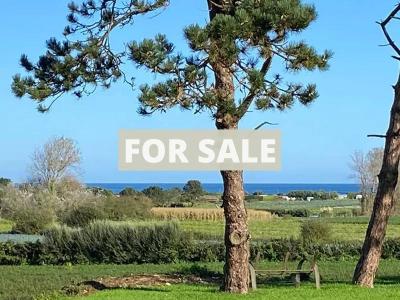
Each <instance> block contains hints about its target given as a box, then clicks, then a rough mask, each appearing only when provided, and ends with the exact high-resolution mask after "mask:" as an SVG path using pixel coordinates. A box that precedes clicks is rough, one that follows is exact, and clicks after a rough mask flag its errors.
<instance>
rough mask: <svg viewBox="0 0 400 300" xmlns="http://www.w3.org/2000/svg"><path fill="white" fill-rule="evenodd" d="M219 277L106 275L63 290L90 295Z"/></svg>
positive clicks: (205, 281) (68, 293) (203, 282)
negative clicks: (110, 290)
mask: <svg viewBox="0 0 400 300" xmlns="http://www.w3.org/2000/svg"><path fill="white" fill-rule="evenodd" d="M219 281H220V278H219V277H199V276H195V275H180V274H169V275H167V274H163V275H159V274H152V275H130V276H125V277H106V278H98V279H95V280H88V281H84V282H81V283H78V284H75V285H70V286H68V287H64V288H63V292H64V293H65V294H67V295H69V296H77V295H82V296H83V295H88V294H91V293H93V292H95V291H101V290H108V289H135V288H144V287H159V286H169V285H172V284H179V283H195V284H208V283H217V282H219Z"/></svg>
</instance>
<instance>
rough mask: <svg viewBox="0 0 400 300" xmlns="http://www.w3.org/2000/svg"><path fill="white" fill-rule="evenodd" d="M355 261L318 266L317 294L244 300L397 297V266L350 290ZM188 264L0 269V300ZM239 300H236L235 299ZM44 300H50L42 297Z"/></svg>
mask: <svg viewBox="0 0 400 300" xmlns="http://www.w3.org/2000/svg"><path fill="white" fill-rule="evenodd" d="M355 263H356V262H355V261H340V262H332V261H331V262H329V261H326V262H320V263H319V266H320V271H321V275H322V279H323V280H322V290H321V291H317V290H315V289H314V288H313V285H312V283H307V284H304V285H302V286H301V287H300V288H298V289H295V288H294V287H292V286H291V285H286V284H285V285H283V284H282V283H281V282H280V281H278V283H279V284H277V283H276V281H274V284H270V285H268V286H260V287H261V288H260V289H259V290H257V291H256V292H252V293H251V294H249V295H247V296H244V297H243V298H244V299H265V297H266V295H268V298H269V299H306V298H312V299H333V297H335V299H350V298H354V299H361V297H362V298H364V299H371V298H378V297H381V298H382V299H384V298H393V299H395V298H400V277H399V273H398V270H399V269H400V262H399V261H395V260H383V261H382V262H381V265H380V269H379V272H378V277H377V280H376V283H377V284H376V288H375V289H374V290H365V289H360V288H357V287H353V286H351V285H349V282H350V280H351V276H352V272H353V269H354V266H355ZM192 266H193V264H189V263H177V264H164V265H152V264H143V265H78V266H0V274H1V275H0V299H32V298H34V297H36V298H37V297H39V296H40V295H53V296H54V297H53V299H61V294H60V290H61V288H62V287H64V286H68V285H70V284H71V283H77V282H80V281H84V280H89V279H96V278H99V277H106V276H127V275H129V274H143V273H145V274H152V273H153V274H154V273H158V274H163V273H176V272H184V273H188V272H190V270H191V267H192ZM200 266H201V267H205V268H207V269H208V270H210V271H218V272H221V270H222V263H207V264H200ZM262 267H263V268H281V267H282V263H280V262H264V263H263V265H262ZM217 298H218V299H231V298H232V296H231V295H227V294H222V293H218V292H217V287H216V286H213V285H201V286H196V285H171V286H164V287H161V288H159V287H158V288H143V289H135V290H112V291H111V290H110V291H105V292H98V293H95V294H93V295H91V296H89V297H83V298H79V297H73V298H65V297H64V298H63V299H70V300H75V299H88V300H90V299H141V300H145V299H217ZM240 298H242V296H241V297H239V298H238V299H240ZM47 299H49V298H47Z"/></svg>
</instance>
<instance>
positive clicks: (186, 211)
mask: <svg viewBox="0 0 400 300" xmlns="http://www.w3.org/2000/svg"><path fill="white" fill-rule="evenodd" d="M151 213H152V215H153V216H154V217H155V218H156V219H160V220H180V221H185V220H194V221H219V220H223V219H224V210H223V209H222V208H181V207H176V208H175V207H174V208H167V207H153V208H152V209H151ZM247 215H248V217H249V219H250V220H259V221H268V220H271V218H272V215H271V213H270V212H267V211H260V210H253V209H248V210H247Z"/></svg>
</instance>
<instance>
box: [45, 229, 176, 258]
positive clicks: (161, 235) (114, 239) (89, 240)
mask: <svg viewBox="0 0 400 300" xmlns="http://www.w3.org/2000/svg"><path fill="white" fill-rule="evenodd" d="M44 235H45V239H44V241H43V244H44V246H45V247H46V249H47V250H46V251H48V253H52V260H53V261H52V263H55V264H60V263H61V264H63V263H66V262H72V263H82V262H92V263H116V264H126V263H167V262H172V261H175V260H177V259H178V253H179V249H180V248H181V244H182V243H181V242H182V241H183V240H184V237H183V234H182V233H181V231H180V230H179V228H178V227H177V225H176V224H174V223H169V224H162V225H147V226H132V225H129V224H121V223H119V224H118V223H111V222H105V221H102V222H100V221H97V222H93V223H91V224H89V225H88V226H85V227H83V228H80V229H69V228H66V227H59V228H53V229H51V230H48V231H46V232H45V234H44Z"/></svg>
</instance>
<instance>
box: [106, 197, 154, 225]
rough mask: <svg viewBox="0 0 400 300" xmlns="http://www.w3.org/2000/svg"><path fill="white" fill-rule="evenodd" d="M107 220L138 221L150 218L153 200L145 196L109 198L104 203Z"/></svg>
mask: <svg viewBox="0 0 400 300" xmlns="http://www.w3.org/2000/svg"><path fill="white" fill-rule="evenodd" d="M102 206H103V207H102V208H103V210H104V213H105V215H106V216H107V219H109V220H114V221H122V220H138V219H144V218H146V217H149V216H150V209H151V207H152V201H151V199H149V198H147V197H146V196H143V195H139V194H137V195H134V196H121V197H108V198H106V199H105V200H104V201H103V203H102Z"/></svg>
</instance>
